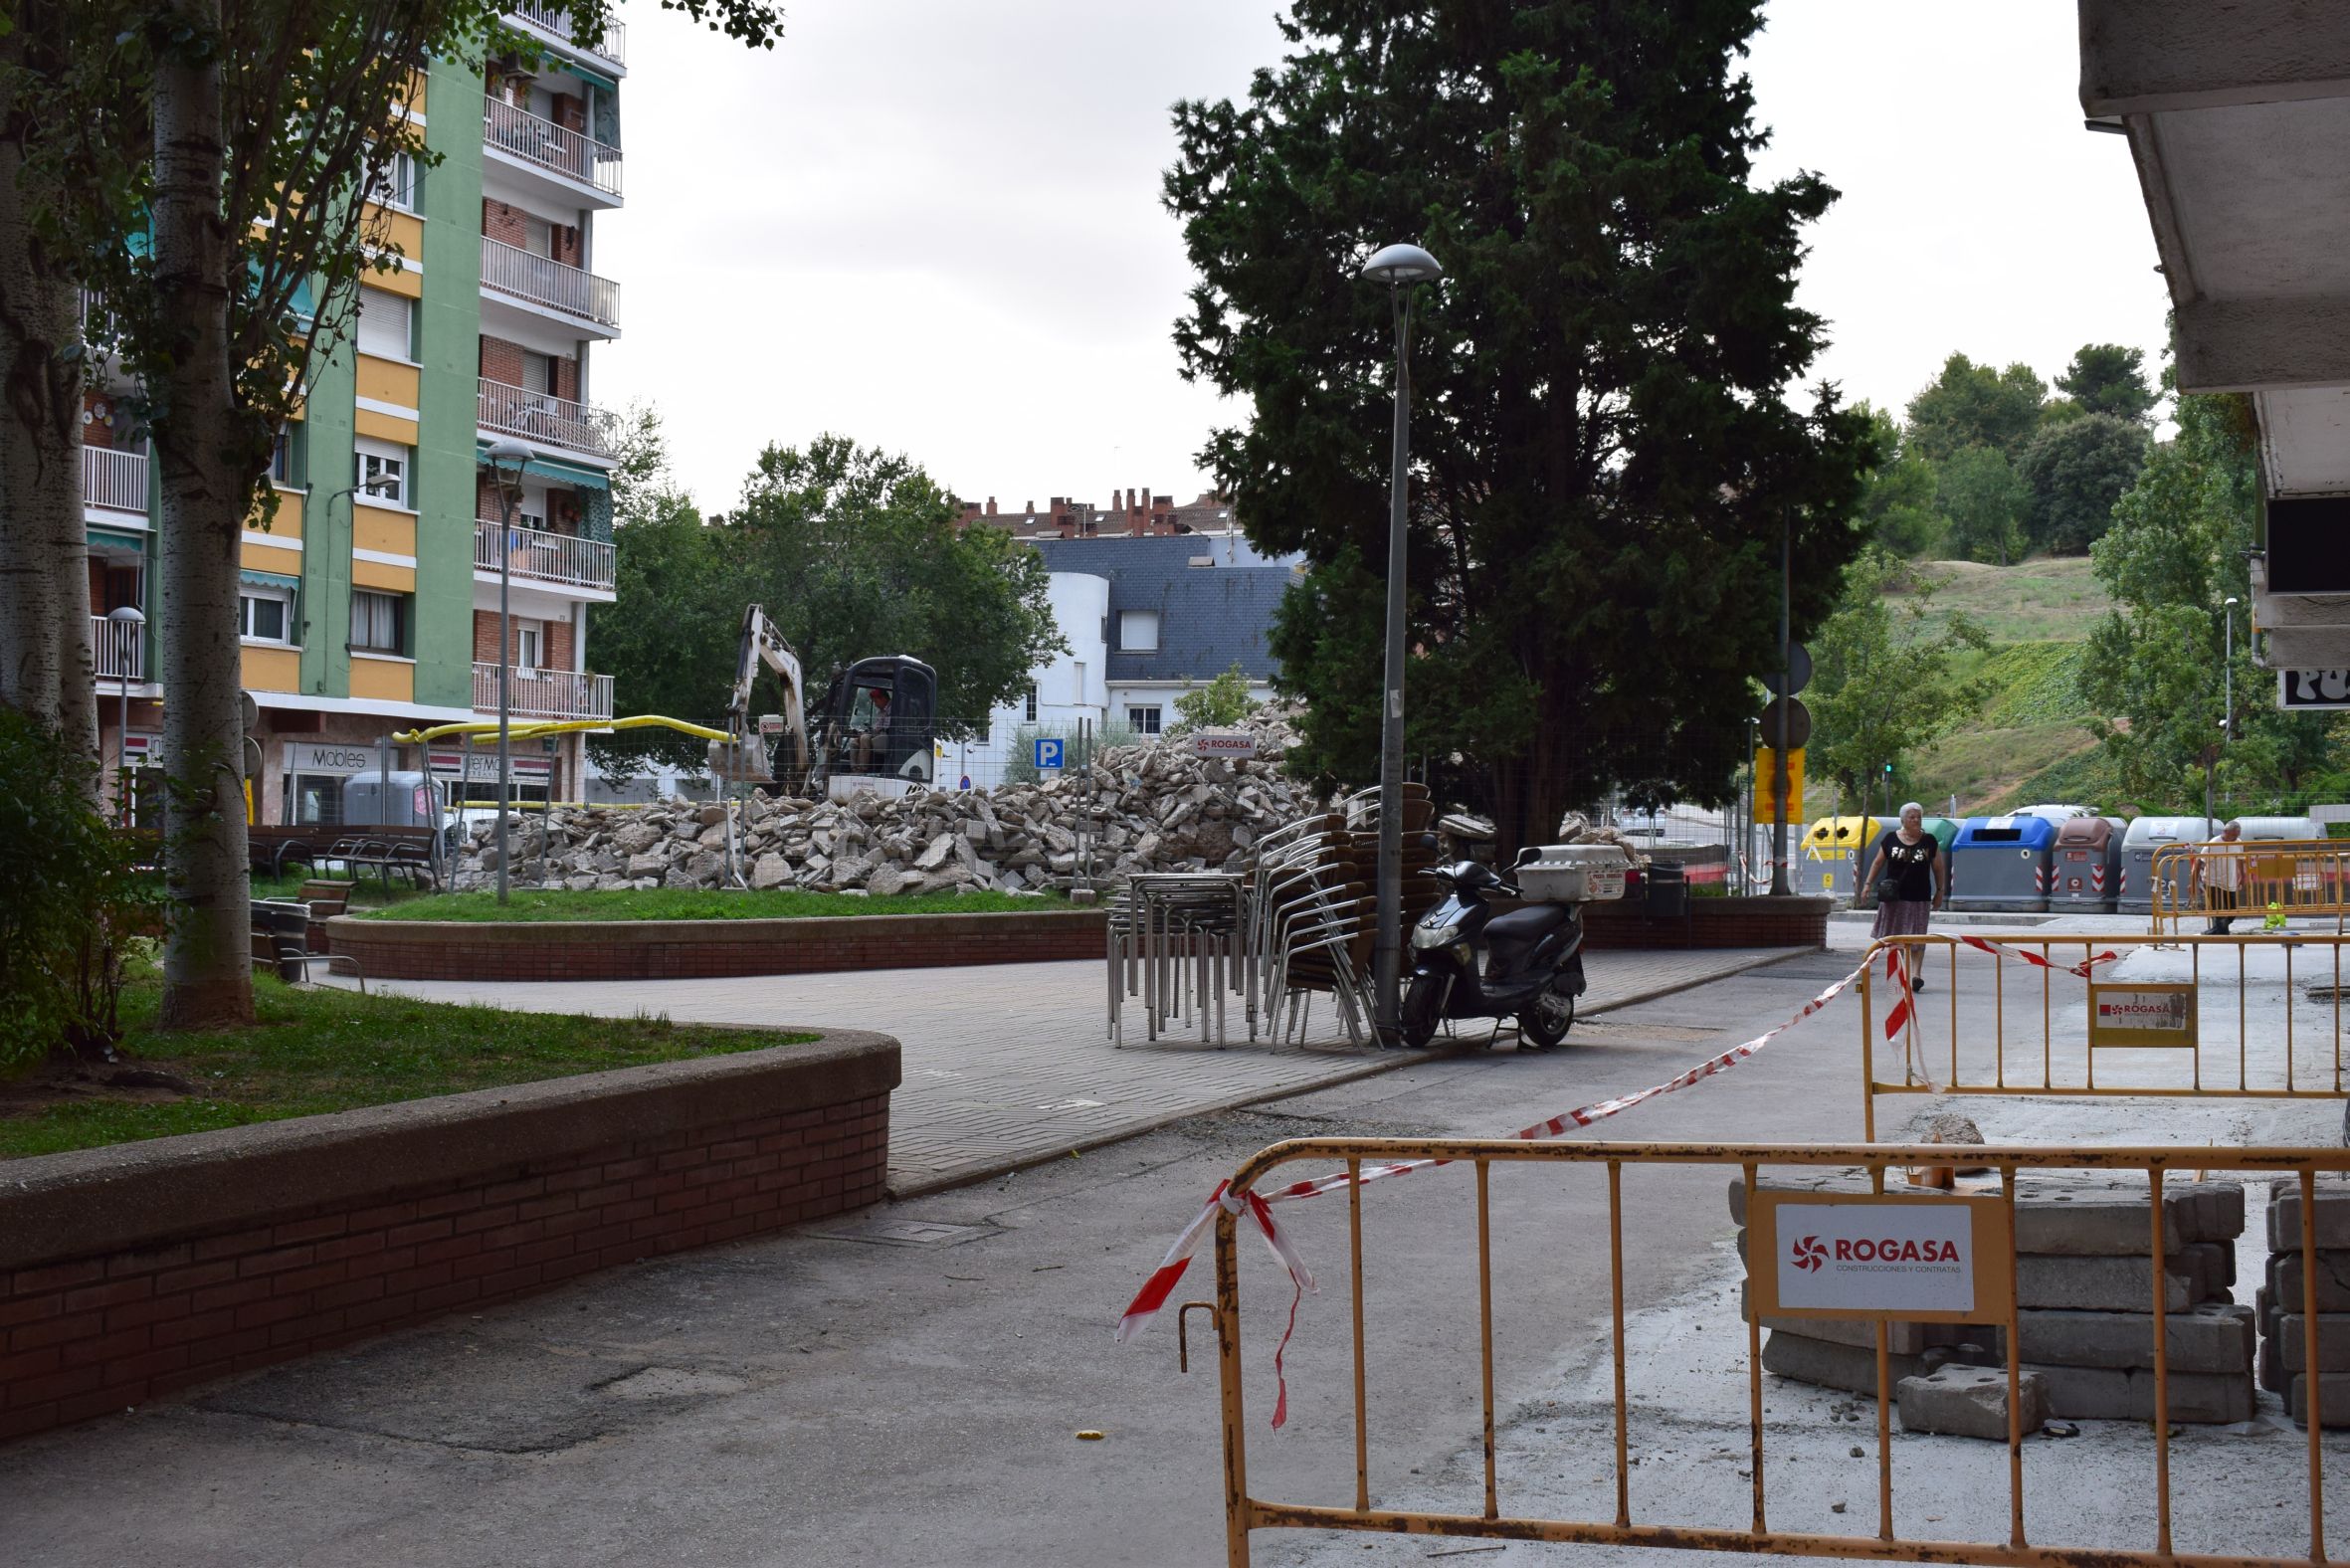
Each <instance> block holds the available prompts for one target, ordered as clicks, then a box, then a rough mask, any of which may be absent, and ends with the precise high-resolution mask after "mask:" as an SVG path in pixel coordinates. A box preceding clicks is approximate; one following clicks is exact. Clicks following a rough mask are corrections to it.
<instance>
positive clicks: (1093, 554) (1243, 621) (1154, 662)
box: [1035, 534, 1294, 682]
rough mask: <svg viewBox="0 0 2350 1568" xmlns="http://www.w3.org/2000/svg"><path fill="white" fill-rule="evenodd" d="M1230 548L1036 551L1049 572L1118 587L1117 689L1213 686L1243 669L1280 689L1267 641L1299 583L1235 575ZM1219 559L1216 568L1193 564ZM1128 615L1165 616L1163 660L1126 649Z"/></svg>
mask: <svg viewBox="0 0 2350 1568" xmlns="http://www.w3.org/2000/svg"><path fill="white" fill-rule="evenodd" d="M1233 542H1234V544H1235V545H1236V546H1237V547H1236V548H1235V549H1233V550H1232V551H1231V553H1232V555H1233V556H1234V557H1235V558H1237V559H1238V560H1241V561H1245V562H1251V563H1261V562H1262V561H1263V560H1264V557H1263V556H1260V555H1258V554H1257V553H1256V552H1255V551H1253V550H1251V549H1250V548H1249V547H1248V541H1246V540H1237V541H1233ZM1211 543H1212V544H1213V545H1214V549H1213V550H1211V549H1210V548H1209V546H1210V544H1211ZM1225 546H1226V541H1225V540H1223V539H1216V540H1213V541H1211V540H1207V539H1202V538H1199V537H1198V536H1196V535H1191V534H1171V535H1159V536H1155V537H1146V538H1092V539H1039V540H1036V541H1035V548H1036V551H1037V553H1038V554H1040V555H1042V556H1044V558H1045V565H1046V567H1047V568H1048V569H1050V570H1052V571H1057V572H1082V573H1085V574H1087V575H1090V576H1094V577H1106V578H1108V579H1109V625H1108V627H1107V628H1106V632H1107V642H1108V644H1109V653H1108V658H1107V664H1108V666H1109V668H1108V669H1107V670H1105V671H1104V672H1103V675H1104V676H1105V677H1106V678H1107V679H1109V680H1110V681H1113V682H1114V681H1212V680H1214V679H1215V678H1216V677H1218V676H1220V675H1222V674H1224V672H1225V671H1227V670H1229V669H1231V668H1232V666H1233V665H1234V663H1235V662H1236V661H1237V662H1238V663H1239V665H1240V667H1241V668H1242V669H1243V670H1244V671H1246V672H1248V674H1249V675H1251V676H1253V677H1255V678H1257V679H1259V680H1270V679H1271V678H1272V677H1273V674H1274V673H1275V672H1276V671H1278V669H1279V668H1280V666H1279V663H1278V661H1276V660H1275V659H1274V658H1273V654H1272V652H1271V650H1269V649H1268V648H1267V647H1266V639H1267V636H1268V635H1269V634H1270V633H1271V631H1272V629H1273V610H1274V607H1275V606H1277V605H1278V604H1279V603H1280V602H1281V595H1282V593H1283V592H1285V591H1286V590H1287V588H1288V586H1289V584H1290V583H1291V582H1292V581H1294V575H1293V574H1292V572H1291V571H1290V569H1289V567H1288V566H1286V565H1264V564H1248V565H1233V566H1228V565H1225V564H1224V562H1225V559H1226V555H1227V551H1226V548H1225ZM1211 553H1212V554H1213V555H1214V556H1215V559H1216V562H1217V564H1216V565H1214V566H1194V565H1192V564H1191V561H1192V559H1193V558H1194V557H1195V556H1201V555H1208V554H1211ZM1127 610H1156V611H1158V612H1159V646H1158V651H1157V652H1156V653H1148V654H1144V653H1126V652H1124V651H1122V650H1120V649H1119V647H1118V624H1119V623H1118V617H1119V615H1120V614H1121V613H1122V612H1124V611H1127Z"/></svg>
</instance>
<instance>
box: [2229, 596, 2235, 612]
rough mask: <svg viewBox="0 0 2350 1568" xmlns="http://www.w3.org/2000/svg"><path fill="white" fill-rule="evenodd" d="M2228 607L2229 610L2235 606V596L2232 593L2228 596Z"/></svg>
mask: <svg viewBox="0 0 2350 1568" xmlns="http://www.w3.org/2000/svg"><path fill="white" fill-rule="evenodd" d="M2228 608H2229V609H2231V610H2233V609H2235V608H2236V596H2235V595H2234V594H2230V595H2229V596H2228Z"/></svg>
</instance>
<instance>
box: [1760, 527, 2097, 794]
mask: <svg viewBox="0 0 2350 1568" xmlns="http://www.w3.org/2000/svg"><path fill="white" fill-rule="evenodd" d="M1918 570H1919V571H1920V572H1921V573H1925V574H1930V575H1931V576H1932V577H1933V578H1935V579H1936V580H1937V581H1938V582H1939V584H1940V586H1939V587H1938V589H1937V591H1936V592H1935V595H1934V599H1933V604H1932V610H1933V612H1934V613H1933V616H1932V619H1933V620H1935V621H1939V620H1941V619H1942V618H1943V616H1944V615H1945V614H1946V613H1947V612H1950V611H1954V610H1955V611H1964V612H1965V613H1966V614H1967V615H1969V616H1971V617H1973V618H1974V619H1975V621H1976V622H1977V623H1978V624H1980V625H1981V626H1982V627H1983V628H1984V630H1985V631H1987V632H1988V633H1989V634H1990V636H1991V640H1992V646H1991V648H1990V649H1989V650H1988V651H1987V652H1985V653H1983V654H1981V655H1976V656H1970V657H1968V658H1967V659H1966V660H1965V661H1964V662H1963V663H1962V664H1961V665H1960V666H1959V667H1958V668H1959V673H1960V674H1961V675H1962V676H1964V677H1965V678H1967V679H1968V680H1970V681H1979V682H1981V683H1983V684H1984V685H1986V686H1988V687H1989V690H1988V692H1987V693H1986V696H1985V699H1984V702H1983V705H1982V707H1981V708H1980V709H1979V710H1977V711H1976V712H1975V713H1974V714H1972V715H1970V716H1969V718H1968V719H1967V721H1966V722H1965V723H1963V724H1961V725H1960V726H1959V727H1958V728H1957V729H1956V730H1954V731H1953V732H1952V733H1951V734H1949V735H1947V736H1945V737H1944V738H1943V740H1942V742H1941V743H1940V744H1939V745H1938V746H1936V747H1935V748H1934V749H1933V750H1932V751H1931V752H1928V753H1926V754H1924V755H1922V756H1918V757H1915V758H1912V759H1911V769H1912V783H1911V785H1910V793H1911V794H1912V795H1914V796H1915V798H1917V799H1918V800H1920V801H1923V802H1925V803H1926V805H1927V809H1928V810H1929V811H1947V810H1948V809H1949V806H1950V797H1951V796H1953V795H1956V796H1957V797H1958V811H1959V814H1960V815H1962V816H1970V815H1976V814H1981V813H1987V812H1998V811H2002V810H2006V809H2009V808H2012V807H2016V806H2027V805H2031V804H2033V803H2034V802H2036V801H2077V802H2081V803H2084V804H2088V803H2100V802H2103V801H2105V800H2106V799H2107V798H2108V797H2109V796H2110V795H2111V792H2112V788H2113V785H2112V780H2111V779H2110V777H2109V776H2107V773H2106V769H2105V766H2104V762H2103V757H2102V755H2101V752H2100V748H2099V747H2098V745H2097V740H2096V737H2095V736H2094V735H2092V734H2090V733H2089V730H2088V726H2087V722H2086V721H2087V719H2088V717H2089V716H2090V715H2089V713H2088V710H2087V708H2086V706H2085V705H2084V704H2083V703H2082V701H2081V699H2080V696H2079V694H2078V692H2077V690H2076V689H2075V681H2076V678H2077V675H2078V672H2079V669H2080V660H2081V656H2082V654H2083V652H2084V646H2083V645H2084V642H2085V640H2086V638H2087V637H2088V634H2089V629H2090V628H2091V627H2092V626H2094V625H2095V624H2096V623H2097V622H2098V620H2100V619H2101V618H2102V617H2103V616H2104V615H2105V613H2106V611H2107V610H2108V609H2109V608H2111V603H2112V601H2111V600H2110V599H2109V598H2108V597H2107V596H2106V594H2105V591H2104V588H2103V587H2102V585H2100V584H2099V583H2098V582H2097V580H2096V578H2095V576H2094V575H2092V574H2091V572H2090V571H2089V563H2088V562H2087V560H2085V559H2082V558H2078V557H2066V558H2061V559H2044V560H2031V561H2025V562H2023V563H2021V564H2020V565H2016V566H2005V567H2003V566H1983V565H1978V564H1977V563H1975V562H1973V561H1926V562H1920V563H1919V566H1918ZM1805 793H1806V800H1805V806H1806V808H1807V811H1808V813H1809V814H1811V815H1816V816H1825V815H1827V814H1828V812H1829V811H1830V810H1832V809H1833V806H1834V802H1833V801H1832V800H1830V799H1829V798H1828V795H1827V793H1826V792H1825V791H1824V790H1822V789H1821V788H1819V787H1816V786H1815V787H1813V788H1811V789H1808V790H1807V791H1806V792H1805Z"/></svg>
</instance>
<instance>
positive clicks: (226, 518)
mask: <svg viewBox="0 0 2350 1568" xmlns="http://www.w3.org/2000/svg"><path fill="white" fill-rule="evenodd" d="M165 10H166V11H167V13H168V15H169V22H168V23H166V24H164V25H166V26H169V25H171V24H177V26H178V27H180V28H184V29H185V30H186V32H184V33H183V34H182V35H181V36H182V37H183V38H184V37H189V36H192V37H193V38H194V39H195V40H196V41H197V42H196V43H195V44H193V45H183V46H180V47H178V48H174V49H171V50H169V51H168V52H167V53H166V55H165V57H164V59H163V60H162V62H161V63H160V65H159V67H158V69H157V71H156V73H155V98H154V102H155V197H154V269H155V300H154V304H155V311H156V316H155V318H156V320H157V322H158V324H159V325H160V326H161V328H162V329H163V330H164V331H165V332H166V333H168V334H169V336H170V338H171V339H172V352H171V353H170V355H169V358H168V364H167V368H166V369H165V370H164V371H163V375H162V385H161V386H160V387H154V388H150V393H151V394H152V395H154V397H155V402H156V404H157V418H156V420H155V457H156V461H157V463H158V464H159V466H160V469H161V485H160V493H161V501H162V503H161V507H160V513H161V514H160V516H159V518H158V524H159V526H158V531H159V532H160V534H161V539H162V579H163V594H162V605H163V607H164V610H165V612H166V613H165V615H164V616H163V617H162V618H161V619H162V621H163V638H162V655H163V660H162V677H163V683H164V691H165V694H166V699H165V701H164V704H163V767H164V776H165V797H166V798H165V803H164V831H165V866H166V869H167V876H168V885H169V893H170V898H171V903H172V905H173V915H172V919H171V922H170V934H169V936H168V937H167V939H166V940H165V943H164V952H163V1007H162V1022H163V1024H164V1026H165V1027H166V1028H172V1029H192V1028H203V1027H206V1026H210V1025H217V1024H235V1023H245V1022H250V1021H251V1019H252V1017H253V974H252V964H251V960H250V957H249V954H250V951H251V939H250V936H249V934H248V932H249V929H250V922H251V914H250V912H249V910H248V908H247V898H248V896H249V883H248V882H247V878H246V860H245V843H246V839H245V794H244V782H243V769H244V723H243V704H242V684H241V676H242V669H241V658H242V654H241V649H240V645H239V642H238V637H237V560H238V551H239V546H240V544H241V542H242V534H243V531H244V521H245V516H246V512H247V509H248V507H249V504H250V500H251V496H250V492H249V490H248V488H247V475H246V468H245V465H244V464H242V463H241V462H239V461H238V458H239V455H240V454H241V453H242V452H243V450H244V448H245V446H246V442H245V441H244V440H243V439H242V437H241V436H240V435H239V434H238V430H237V410H236V387H235V380H234V376H233V374H232V367H231V364H230V361H229V294H228V268H229V266H230V261H231V257H232V254H233V251H232V247H231V244H230V236H229V233H228V228H227V225H226V223H225V222H224V221H223V219H222V216H221V181H222V173H223V169H224V165H225V161H226V155H227V149H226V146H225V144H224V141H223V136H222V125H221V98H222V83H221V66H220V55H219V50H218V47H217V41H218V39H219V34H220V20H221V17H220V0H172V3H171V4H169V5H168V6H167V7H165ZM207 45H209V46H211V47H206V46H207Z"/></svg>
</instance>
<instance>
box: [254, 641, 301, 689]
mask: <svg viewBox="0 0 2350 1568" xmlns="http://www.w3.org/2000/svg"><path fill="white" fill-rule="evenodd" d="M244 654H245V663H244V670H243V680H244V683H245V685H246V686H249V687H251V688H252V689H254V690H256V691H298V690H300V689H301V651H300V650H299V649H294V648H247V649H245V650H244Z"/></svg>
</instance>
